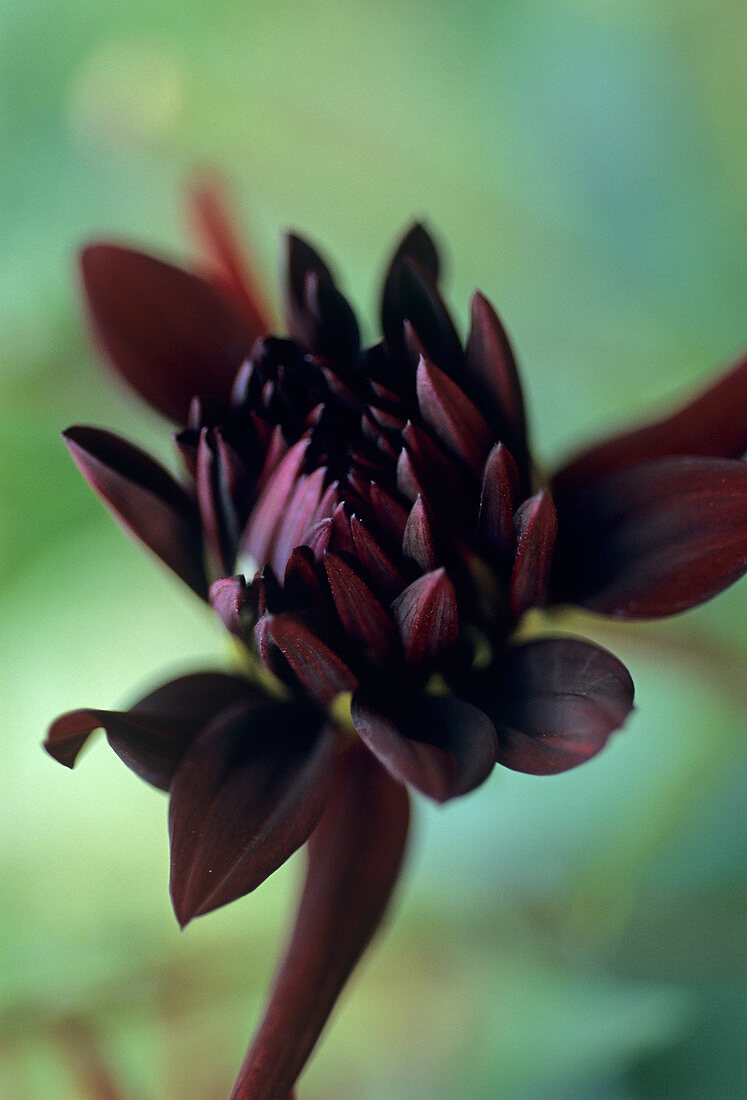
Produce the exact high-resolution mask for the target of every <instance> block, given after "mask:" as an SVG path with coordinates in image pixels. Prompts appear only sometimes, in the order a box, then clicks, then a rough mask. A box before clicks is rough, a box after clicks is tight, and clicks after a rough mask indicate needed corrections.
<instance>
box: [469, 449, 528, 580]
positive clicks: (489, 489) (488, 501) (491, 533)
mask: <svg viewBox="0 0 747 1100" xmlns="http://www.w3.org/2000/svg"><path fill="white" fill-rule="evenodd" d="M518 491H519V471H518V470H517V468H516V463H515V462H514V460H513V456H512V455H511V452H510V451H509V450H508V448H507V447H506V446H505V445H504V444H503V443H498V444H497V445H496V446H495V447H493V449H492V451H491V452H490V454H489V455H488V460H487V462H486V463H485V469H484V471H483V477H482V493H481V494H480V512H479V519H478V524H477V534H478V537H479V538H480V540H481V541H482V542H484V543H485V545H486V546H487V547H488V549H489V550H491V551H492V553H493V554H494V555H495V557H496V558H497V560H498V563H499V564H505V563H506V562H507V561H509V560H511V559H512V558H513V555H514V547H515V543H516V532H515V529H514V507H515V504H516V496H517V493H518Z"/></svg>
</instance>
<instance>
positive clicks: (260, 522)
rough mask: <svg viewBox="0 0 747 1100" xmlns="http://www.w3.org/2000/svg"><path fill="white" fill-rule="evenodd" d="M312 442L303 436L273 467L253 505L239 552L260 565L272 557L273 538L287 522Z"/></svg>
mask: <svg viewBox="0 0 747 1100" xmlns="http://www.w3.org/2000/svg"><path fill="white" fill-rule="evenodd" d="M308 446H309V441H308V439H299V440H298V442H297V443H294V444H293V446H292V447H291V449H290V450H289V451H288V452H287V453H286V454H285V455H284V456H283V458H282V459H281V460H280V462H279V463H278V465H277V466H276V468H275V469H274V470H273V472H272V474H271V475H270V477H269V478H268V480H267V484H266V485H265V487H264V489H263V491H262V495H261V496H260V498H259V500H258V501H257V503H256V504H255V506H254V508H253V509H252V514H251V516H250V517H249V522H248V523H247V525H246V528H245V530H244V532H243V534H242V536H241V542H240V547H239V556H240V557H241V556H242V555H249V556H250V557H251V558H252V559H253V560H254V561H255V562H256V563H257V566H262V565H264V564H265V562H267V561H269V560H270V557H271V554H272V546H273V540H274V539H275V535H276V532H277V531H278V529H279V527H280V525H281V524H282V522H283V517H284V515H285V510H286V508H287V506H288V501H289V500H290V499H291V495H292V494H293V493H294V491H295V487H296V479H297V478H298V476H299V474H300V472H301V469H302V467H303V464H304V460H305V457H306V450H307V448H308ZM283 568H285V563H283Z"/></svg>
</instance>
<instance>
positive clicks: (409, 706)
mask: <svg viewBox="0 0 747 1100" xmlns="http://www.w3.org/2000/svg"><path fill="white" fill-rule="evenodd" d="M350 713H351V716H352V719H353V725H354V726H355V728H356V730H357V731H358V733H359V735H360V737H361V739H362V740H363V741H365V743H366V744H367V745H368V747H369V749H370V750H371V752H372V753H374V755H375V756H377V757H378V758H379V760H380V761H381V763H382V764H383V765H384V767H385V768H387V769H388V770H389V771H390V772H391V773H392V775H393V776H394V778H395V779H399V780H400V782H403V783H411V784H412V785H413V786H414V787H416V788H417V789H418V790H419V791H421V792H422V793H423V794H426V795H428V796H429V797H430V798H434V799H436V801H438V802H445V801H446V800H447V799H449V798H454V797H455V796H456V795H459V794H466V792H467V791H471V790H473V789H474V788H475V787H477V786H479V785H480V783H482V782H483V781H484V780H485V779H487V777H488V775H489V774H490V772H491V771H492V769H493V765H494V764H495V753H496V736H495V728H494V727H493V723H492V722H491V721H490V719H489V718H488V717H487V716H486V715H485V714H483V712H482V711H481V710H478V709H477V707H474V706H472V704H471V703H465V702H464V701H463V700H462V699H457V698H455V697H454V696H434V695H425V694H419V695H407V696H406V695H404V694H401V693H400V694H397V695H396V696H393V697H392V699H391V700H384V701H382V700H381V699H379V698H378V697H377V698H376V699H373V698H371V697H370V696H367V695H366V694H365V693H364V692H363V691H361V690H358V691H356V692H355V694H354V695H353V699H352V702H351V705H350Z"/></svg>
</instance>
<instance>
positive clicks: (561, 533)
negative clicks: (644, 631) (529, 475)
mask: <svg viewBox="0 0 747 1100" xmlns="http://www.w3.org/2000/svg"><path fill="white" fill-rule="evenodd" d="M745 569H747V465H745V464H744V463H743V462H734V461H728V460H726V459H718V458H665V459H658V460H655V461H652V462H644V463H641V465H639V466H631V467H628V468H626V469H624V470H620V471H619V472H617V473H612V474H610V475H609V476H607V477H604V478H602V479H601V480H600V481H598V482H597V483H596V484H594V485H591V486H589V488H588V489H587V490H586V491H584V492H578V493H576V494H574V496H573V497H572V498H569V497H563V498H562V500H561V501H560V502H559V504H558V544H557V552H556V558H555V562H554V578H553V584H554V596H555V599H556V600H559V601H561V602H566V601H572V602H574V603H580V604H581V605H582V606H584V607H588V608H590V609H591V610H592V611H599V612H602V613H603V614H606V615H614V616H617V617H619V618H625V619H646V618H658V617H659V616H662V615H674V614H675V613H676V612H678V611H685V610H686V609H687V608H689V607H694V606H696V605H697V604H699V603H702V602H703V601H704V600H707V599H710V598H711V596H715V595H716V593H718V592H720V591H721V590H722V589H723V588H726V587H727V586H728V585H729V584H732V583H733V582H734V581H735V580H737V579H738V578H739V577H740V576H741V575H742V574H743V573H744V571H745Z"/></svg>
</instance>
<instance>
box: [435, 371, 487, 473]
mask: <svg viewBox="0 0 747 1100" xmlns="http://www.w3.org/2000/svg"><path fill="white" fill-rule="evenodd" d="M417 394H418V405H419V407H420V411H421V413H422V415H423V419H424V420H425V422H426V424H427V425H428V427H429V428H430V429H431V431H432V432H433V434H434V435H435V436H436V438H437V439H439V440H440V441H441V442H442V443H444V444H445V445H446V446H447V447H448V448H449V449H450V450H451V451H453V452H454V454H456V455H458V456H459V458H461V459H462V461H463V462H465V463H466V464H467V465H468V466H470V467H471V468H472V470H473V471H474V473H475V475H476V476H477V477H480V475H481V474H482V470H483V466H484V465H485V459H486V457H487V454H488V451H489V449H490V431H489V429H488V425H487V424H486V423H485V418H484V417H483V416H482V414H481V413H480V412H478V410H477V409H476V408H475V406H474V405H473V404H472V402H471V401H470V399H469V398H468V397H467V396H466V395H465V394H464V392H463V390H462V389H460V387H459V386H458V385H457V384H456V382H453V381H452V380H451V378H449V377H448V375H446V374H444V373H443V371H440V370H439V369H438V367H435V366H434V365H433V363H429V362H428V360H427V359H421V360H420V362H419V364H418V370H417Z"/></svg>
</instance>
